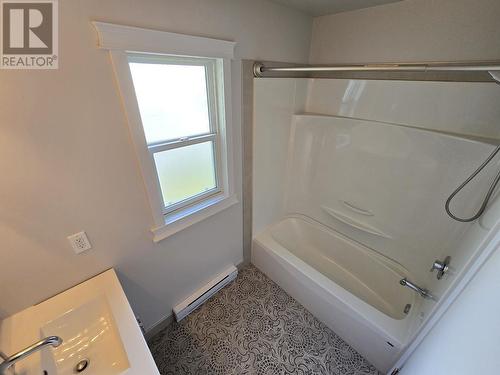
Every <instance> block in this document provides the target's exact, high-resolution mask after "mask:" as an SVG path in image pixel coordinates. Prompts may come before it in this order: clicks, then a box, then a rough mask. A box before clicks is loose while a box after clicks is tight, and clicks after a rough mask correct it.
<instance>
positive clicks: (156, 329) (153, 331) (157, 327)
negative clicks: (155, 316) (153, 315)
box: [144, 313, 174, 342]
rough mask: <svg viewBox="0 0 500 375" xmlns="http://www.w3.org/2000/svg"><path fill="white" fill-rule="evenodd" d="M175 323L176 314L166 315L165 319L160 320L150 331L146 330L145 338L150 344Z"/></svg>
mask: <svg viewBox="0 0 500 375" xmlns="http://www.w3.org/2000/svg"><path fill="white" fill-rule="evenodd" d="M173 322H174V314H172V313H170V314H169V315H165V316H164V317H163V318H161V319H160V320H158V321H157V322H156V323H155V324H153V325H152V326H151V327H150V328H149V329H147V330H146V333H145V334H144V338H145V339H146V341H147V342H149V341H150V340H151V339H152V338H153V337H154V336H156V334H157V333H160V332H161V331H162V330H163V329H165V328H167V327H168V326H169V325H170V324H172V323H173Z"/></svg>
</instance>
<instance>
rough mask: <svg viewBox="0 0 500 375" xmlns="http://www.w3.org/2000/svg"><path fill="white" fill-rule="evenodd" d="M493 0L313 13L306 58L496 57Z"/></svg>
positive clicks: (412, 1)
mask: <svg viewBox="0 0 500 375" xmlns="http://www.w3.org/2000/svg"><path fill="white" fill-rule="evenodd" d="M499 16H500V2H499V1H497V0H405V1H401V2H397V3H392V4H387V5H381V6H377V7H373V8H366V9H361V10H357V11H352V12H345V13H339V14H334V15H328V16H322V17H316V18H315V19H314V24H313V38H312V41H311V55H310V61H311V62H312V63H349V62H350V63H355V62H391V61H396V62H397V61H401V62H403V61H448V60H450V61H460V60H488V59H491V60H495V59H500V45H499V43H498V40H499V39H500V27H499V26H498V20H499Z"/></svg>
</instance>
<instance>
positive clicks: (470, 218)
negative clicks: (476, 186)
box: [444, 145, 500, 223]
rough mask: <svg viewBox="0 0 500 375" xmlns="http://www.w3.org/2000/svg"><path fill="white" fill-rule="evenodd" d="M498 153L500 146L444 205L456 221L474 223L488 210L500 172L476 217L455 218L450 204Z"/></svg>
mask: <svg viewBox="0 0 500 375" xmlns="http://www.w3.org/2000/svg"><path fill="white" fill-rule="evenodd" d="M498 151H500V145H499V146H497V147H496V148H495V149H494V150H493V152H492V153H491V155H490V156H488V158H487V159H486V160H485V161H484V162H483V164H481V165H480V166H479V167H478V168H477V169H476V170H475V171H474V173H472V174H471V175H470V176H469V178H467V180H465V181H464V182H463V183H462V184H461V185H460V186H459V187H457V188H456V189H455V191H454V192H453V193H451V194H450V196H449V197H448V199H447V200H446V204H445V205H444V208H445V210H446V213H447V214H448V215H449V216H450V217H451V218H452V219H454V220H457V221H461V222H463V223H468V222H470V221H474V220H476V219H477V218H478V217H480V216H481V215H482V214H483V212H484V210H485V209H486V206H487V205H488V202H489V200H490V198H491V195H492V194H493V192H494V191H495V187H496V186H497V184H498V181H499V180H500V171H499V172H498V173H497V175H496V177H495V179H494V180H493V182H492V183H491V186H490V188H489V189H488V192H487V193H486V195H485V197H484V200H483V203H482V204H481V207H479V210H478V211H477V213H476V214H475V215H474V216H471V217H467V218H461V217H457V216H455V215H454V214H452V213H451V211H450V203H451V201H452V200H453V198H454V197H455V195H457V194H458V193H459V192H460V190H462V189H463V188H464V187H465V186H466V185H467V184H468V183H469V182H470V181H471V180H472V179H473V178H474V177H476V175H477V174H478V173H479V172H481V171H482V170H483V168H484V167H486V165H488V163H489V162H490V161H491V159H493V158H494V157H495V155H496V154H497V153H498Z"/></svg>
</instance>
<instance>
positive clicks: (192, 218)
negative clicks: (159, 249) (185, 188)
mask: <svg viewBox="0 0 500 375" xmlns="http://www.w3.org/2000/svg"><path fill="white" fill-rule="evenodd" d="M236 203H238V199H237V198H236V195H231V196H229V197H227V196H220V195H219V196H215V197H213V198H212V199H207V200H204V201H203V202H200V203H199V204H197V205H194V206H191V207H188V208H186V209H184V210H181V211H179V212H175V213H172V214H169V215H165V224H164V225H162V226H159V227H156V228H153V229H151V232H153V235H154V236H153V242H160V241H161V240H163V239H165V238H167V237H170V236H171V235H173V234H175V233H177V232H180V231H181V230H183V229H186V228H187V227H190V226H191V225H193V224H196V223H198V222H200V221H202V220H204V219H206V218H208V217H210V216H212V215H215V214H216V213H218V212H221V211H223V210H225V209H227V208H229V207H231V206H233V205H235V204H236Z"/></svg>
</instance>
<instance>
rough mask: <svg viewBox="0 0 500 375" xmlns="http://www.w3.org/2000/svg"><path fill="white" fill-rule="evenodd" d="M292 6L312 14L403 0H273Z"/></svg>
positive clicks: (338, 11) (318, 14)
mask: <svg viewBox="0 0 500 375" xmlns="http://www.w3.org/2000/svg"><path fill="white" fill-rule="evenodd" d="M271 1H274V2H275V3H280V4H282V5H285V6H287V7H290V8H295V9H298V10H300V11H302V12H304V13H307V14H310V15H312V16H315V17H316V16H324V15H325V14H332V13H340V12H346V11H349V10H355V9H362V8H369V7H373V6H377V5H381V4H388V3H396V2H398V1H402V0H271Z"/></svg>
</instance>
